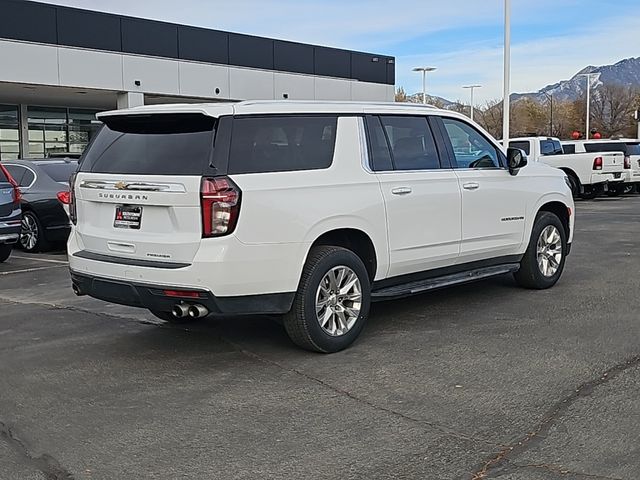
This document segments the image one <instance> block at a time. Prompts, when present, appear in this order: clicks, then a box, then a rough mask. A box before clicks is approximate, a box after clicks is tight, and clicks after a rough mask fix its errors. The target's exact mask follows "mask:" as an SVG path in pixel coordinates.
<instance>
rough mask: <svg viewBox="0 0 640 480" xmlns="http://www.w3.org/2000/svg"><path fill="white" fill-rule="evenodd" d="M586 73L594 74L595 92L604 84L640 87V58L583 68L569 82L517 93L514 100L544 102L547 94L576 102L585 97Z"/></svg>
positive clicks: (560, 99) (592, 85)
mask: <svg viewBox="0 0 640 480" xmlns="http://www.w3.org/2000/svg"><path fill="white" fill-rule="evenodd" d="M584 73H592V74H593V76H592V77H591V87H592V88H593V89H595V90H597V89H598V87H600V86H601V85H603V84H618V85H623V86H629V87H632V86H633V87H640V57H636V58H627V59H625V60H621V61H619V62H618V63H615V64H613V65H603V66H601V67H594V66H592V65H590V66H588V67H585V68H583V69H582V70H580V71H579V72H578V73H576V74H575V75H574V76H573V77H571V78H570V79H569V80H562V81H560V82H558V83H554V84H552V85H547V86H546V87H544V88H542V89H541V90H539V91H538V92H532V93H516V94H513V95H512V98H513V99H518V98H522V97H528V98H532V99H534V100H538V101H543V100H545V98H546V95H545V94H549V95H553V98H554V99H555V100H559V101H563V100H576V99H578V98H581V97H582V96H584V92H585V88H586V84H587V83H586V82H587V78H586V77H584V76H581V74H584Z"/></svg>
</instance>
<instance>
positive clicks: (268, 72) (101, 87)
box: [0, 0, 395, 160]
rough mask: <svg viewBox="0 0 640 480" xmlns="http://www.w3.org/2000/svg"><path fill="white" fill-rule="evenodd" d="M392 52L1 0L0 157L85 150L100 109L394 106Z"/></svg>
mask: <svg viewBox="0 0 640 480" xmlns="http://www.w3.org/2000/svg"><path fill="white" fill-rule="evenodd" d="M394 83H395V62H394V58H393V57H389V56H385V55H376V54H370V53H363V52H356V51H350V50H341V49H335V48H329V47H323V46H317V45H308V44H302V43H295V42H288V41H283V40H276V39H270V38H263V37H255V36H251V35H242V34H238V33H230V32H223V31H219V30H211V29H205V28H198V27H193V26H186V25H176V24H172V23H165V22H158V21H153V20H146V19H140V18H133V17H127V16H122V15H112V14H106V13H100V12H94V11H89V10H81V9H76V8H69V7H61V6H55V5H50V4H46V3H39V2H31V1H27V0H0V160H6V159H13V158H18V157H43V156H45V155H47V154H51V153H54V152H75V153H78V152H82V150H83V149H84V148H85V147H86V145H87V143H88V142H89V140H90V139H91V137H92V136H93V134H94V133H95V131H96V130H97V128H99V123H98V122H97V121H96V119H95V114H96V113H97V112H99V111H102V110H108V109H115V108H127V107H132V106H138V105H143V104H157V103H175V102H218V101H239V100H255V99H290V100H356V101H392V100H393V98H394Z"/></svg>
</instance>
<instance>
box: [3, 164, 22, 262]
mask: <svg viewBox="0 0 640 480" xmlns="http://www.w3.org/2000/svg"><path fill="white" fill-rule="evenodd" d="M21 221H22V211H21V209H20V189H19V188H18V184H17V183H16V181H15V180H14V179H13V177H12V176H11V174H10V173H9V172H8V171H7V169H6V168H5V166H4V165H3V164H2V163H0V263H2V262H4V261H5V260H7V259H8V258H9V256H10V255H11V249H12V248H13V245H14V244H15V243H16V242H17V241H18V238H19V237H20V222H21Z"/></svg>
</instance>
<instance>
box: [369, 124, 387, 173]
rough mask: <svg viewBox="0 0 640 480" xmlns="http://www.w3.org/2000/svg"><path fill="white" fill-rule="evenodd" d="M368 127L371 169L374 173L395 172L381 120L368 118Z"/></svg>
mask: <svg viewBox="0 0 640 480" xmlns="http://www.w3.org/2000/svg"><path fill="white" fill-rule="evenodd" d="M365 122H366V125H367V140H368V146H369V161H370V163H371V165H370V167H371V169H372V170H373V171H374V172H385V171H389V170H393V164H392V163H391V153H389V144H388V143H387V138H386V136H385V134H384V130H383V129H382V124H381V123H380V119H379V118H378V117H375V116H372V115H370V116H367V117H366V119H365Z"/></svg>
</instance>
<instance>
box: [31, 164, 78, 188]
mask: <svg viewBox="0 0 640 480" xmlns="http://www.w3.org/2000/svg"><path fill="white" fill-rule="evenodd" d="M38 166H39V167H40V168H41V169H42V170H44V172H45V173H46V174H47V175H49V176H50V177H51V179H52V180H53V181H54V182H59V183H66V182H68V181H69V178H70V177H71V175H73V172H75V171H76V169H77V168H78V164H77V163H76V162H69V163H66V162H65V163H39V164H38Z"/></svg>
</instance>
